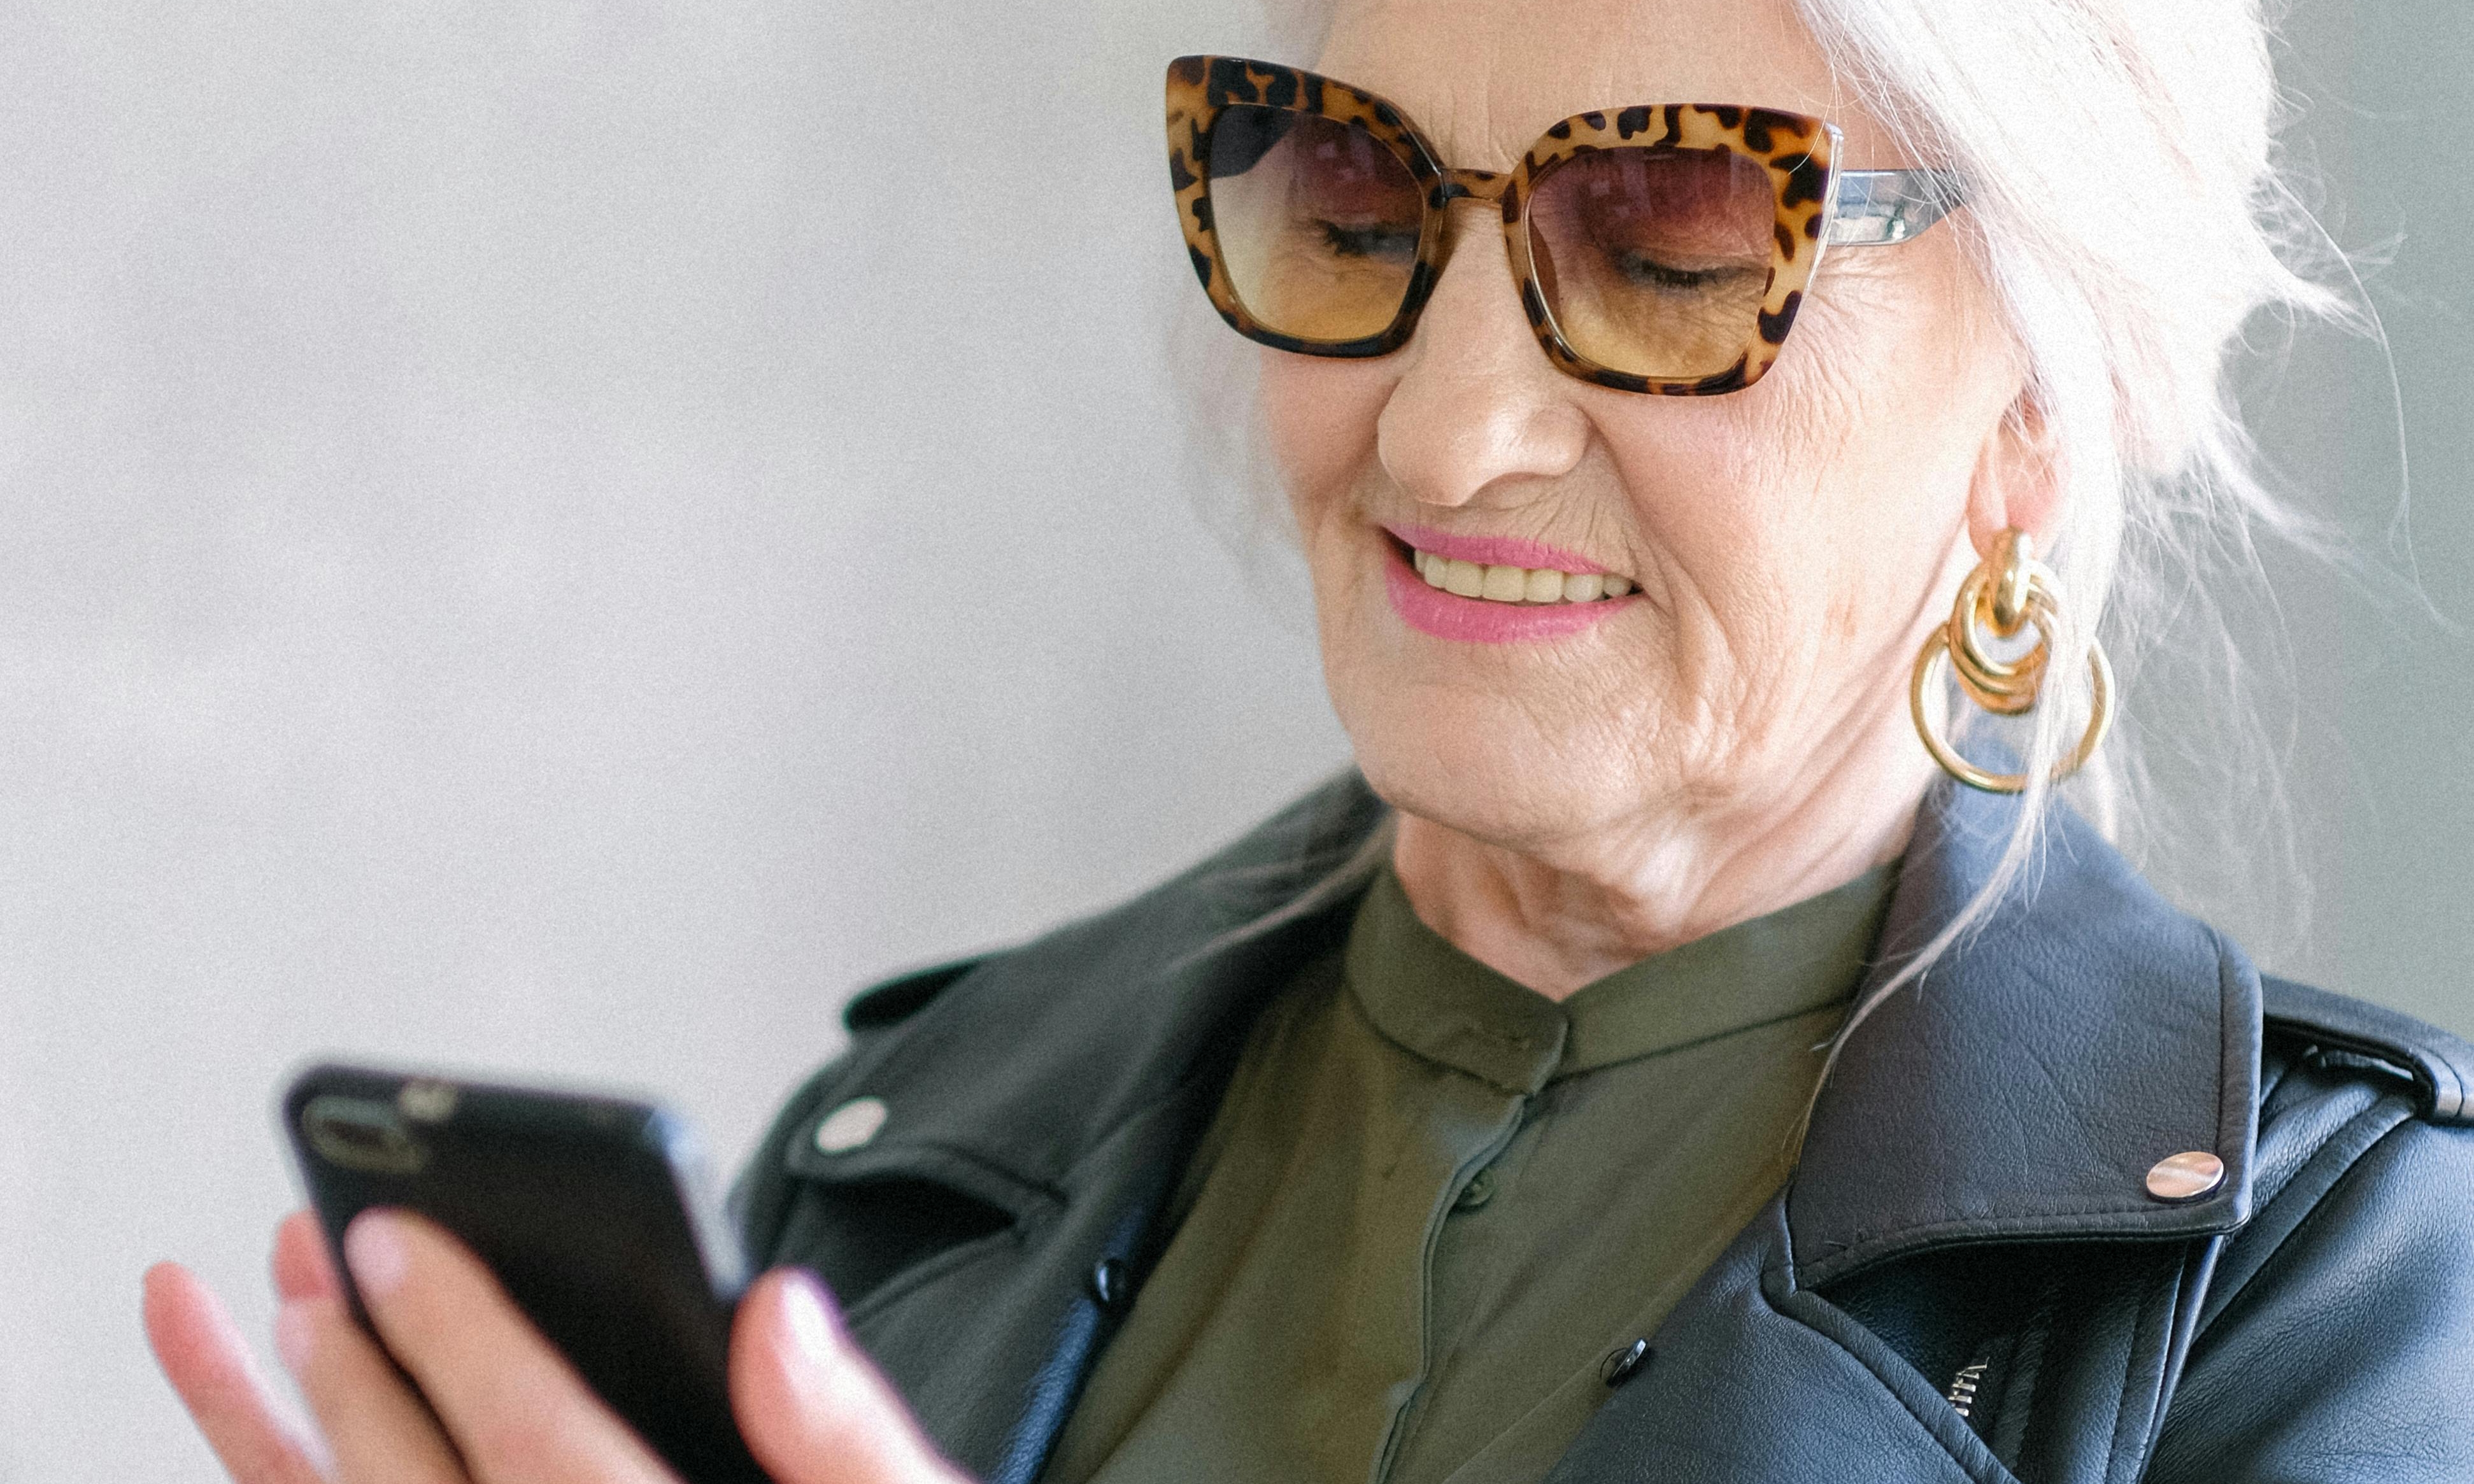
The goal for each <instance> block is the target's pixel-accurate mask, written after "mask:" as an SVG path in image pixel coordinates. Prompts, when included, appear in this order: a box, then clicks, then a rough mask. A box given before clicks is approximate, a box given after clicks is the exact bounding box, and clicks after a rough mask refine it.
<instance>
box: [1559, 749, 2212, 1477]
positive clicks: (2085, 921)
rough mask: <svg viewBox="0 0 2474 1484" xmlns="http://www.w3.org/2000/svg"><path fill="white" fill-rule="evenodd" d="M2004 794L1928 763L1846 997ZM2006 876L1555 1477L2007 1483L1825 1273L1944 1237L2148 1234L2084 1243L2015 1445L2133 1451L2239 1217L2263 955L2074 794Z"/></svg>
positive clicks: (1988, 837) (1860, 1041) (1840, 1089)
mask: <svg viewBox="0 0 2474 1484" xmlns="http://www.w3.org/2000/svg"><path fill="white" fill-rule="evenodd" d="M2015 807H2016V804H2015V803H2014V802H2011V801H2007V800H2000V799H1992V798H1988V797H1986V796H1983V795H1979V794H1975V793H1972V792H1966V791H1961V790H1959V789H1957V788H1955V787H1953V786H1944V787H1943V788H1941V789H1939V790H1937V791H1936V792H1935V793H1934V795H1933V796H1932V797H1931V798H1930V800H1929V801H1928V803H1927V805H1926V807H1925V809H1924V811H1923V813H1922V814H1921V815H1920V816H1919V819H1918V824H1917V830H1916V834H1915V836H1914V838H1913V840H1912V841H1911V843H1910V845H1909V847H1908V851H1907V855H1906V860H1905V864H1904V868H1903V870H1902V873H1901V876H1900V882H1899V886H1898V890H1897V892H1896V894H1895V896H1894V897H1893V898H1892V903H1891V908H1890V915H1889V918H1888V921H1887V922H1886V923H1885V926H1884V929H1883V937H1882V944H1883V949H1884V957H1883V960H1882V962H1881V963H1880V965H1879V966H1878V967H1877V968H1876V969H1875V971H1874V973H1873V975H1872V977H1871V980H1870V982H1869V983H1868V985H1867V991H1868V992H1869V991H1870V990H1871V989H1873V988H1877V987H1878V986H1880V984H1881V983H1883V982H1885V981H1886V980H1887V979H1888V978H1889V976H1890V975H1891V974H1893V973H1895V972H1896V971H1897V969H1899V967H1900V965H1901V964H1902V962H1904V956H1906V955H1910V954H1912V953H1913V952H1914V951H1915V950H1916V949H1917V948H1918V947H1920V946H1921V945H1924V944H1925V943H1926V942H1928V940H1929V939H1930V938H1931V937H1932V935H1933V934H1934V933H1936V932H1937V931H1939V930H1940V928H1941V926H1942V925H1943V924H1945V923H1947V922H1951V921H1952V920H1953V918H1954V917H1955V916H1956V915H1957V914H1958V912H1959V911H1960V910H1961V909H1962V908H1963V907H1964V906H1965V905H1966V903H1967V902H1968V901H1969V900H1970V899H1971V898H1973V897H1974V896H1975V894H1976V892H1977V890H1978V889H1979V888H1980V887H1981V886H1982V885H1983V883H1984V882H1985V881H1986V880H1988V879H1990V877H1991V875H1992V872H1993V868H1994V865H1995V863H1996V861H1997V860H1998V857H1999V852H2000V850H2001V840H2002V837H2003V834H2004V832H2005V830H2006V827H2007V825H2008V823H2009V818H2008V811H2009V810H2010V809H2012V808H2015ZM2022 880H2023V883H2024V884H2023V885H2022V886H2021V887H2020V888H2018V889H2016V890H2014V891H2013V892H2012V893H2011V894H2010V895H2009V898H2008V899H2007V900H2006V901H2005V903H2004V904H2003V905H2002V906H2001V908H2000V909H1999V910H1997V911H1996V912H1995V913H1994V915H1993V916H1992V918H1991V919H1990V921H1988V922H1986V923H1985V924H1984V925H1983V926H1982V927H1981V928H1979V929H1978V930H1977V931H1976V932H1975V933H1973V934H1972V935H1970V936H1968V937H1967V938H1965V939H1963V940H1962V941H1961V943H1960V945H1958V946H1957V947H1956V948H1955V949H1954V950H1953V951H1952V952H1950V953H1948V954H1946V955H1945V956H1944V957H1943V958H1942V959H1941V961H1940V962H1939V963H1937V964H1936V965H1934V966H1933V968H1932V969H1931V970H1930V972H1929V973H1928V975H1927V976H1926V977H1925V979H1924V980H1923V982H1921V983H1918V984H1910V985H1907V986H1905V987H1904V988H1903V989H1901V990H1900V991H1899V992H1898V993H1895V994H1893V995H1892V996H1890V997H1889V998H1888V999H1886V1000H1884V1001H1882V1002H1881V1003H1880V1005H1879V1006H1878V1007H1877V1008H1876V1009H1875V1010H1874V1012H1873V1013H1872V1014H1871V1015H1870V1016H1869V1017H1866V1018H1865V1020H1864V1021H1863V1022H1862V1023H1861V1024H1859V1025H1857V1026H1856V1028H1855V1029H1853V1030H1852V1031H1850V1032H1849V1033H1848V1034H1847V1036H1846V1038H1845V1040H1844V1041H1843V1042H1842V1043H1841V1045H1840V1047H1839V1051H1838V1056H1837V1060H1836V1063H1835V1065H1834V1066H1833V1069H1832V1071H1831V1077H1830V1080H1829V1082H1828V1084H1827V1086H1826V1087H1825V1088H1824V1089H1823V1091H1822V1093H1821V1095H1820V1097H1819V1098H1818V1099H1817V1101H1816V1103H1815V1105H1814V1111H1813V1118H1812V1124H1811V1128H1810V1130H1809V1132H1808V1133H1807V1136H1806V1138H1805V1143H1804V1147H1803V1150H1802V1154H1801V1157H1800V1161H1799V1163H1798V1166H1797V1169H1796V1172H1795V1174H1794V1176H1793V1177H1792V1178H1791V1179H1790V1181H1789V1183H1788V1185H1787V1188H1786V1189H1785V1191H1783V1193H1782V1194H1781V1196H1780V1197H1779V1198H1778V1199H1777V1200H1776V1201H1774V1202H1773V1203H1772V1204H1771V1206H1770V1208H1769V1209H1767V1210H1766V1211H1765V1212H1764V1213H1763V1214H1762V1216H1761V1217H1760V1218H1759V1219H1758V1220H1757V1221H1755V1222H1754V1223H1753V1224H1752V1225H1751V1226H1750V1227H1748V1228H1747V1229H1746V1230H1745V1231H1744V1233H1742V1234H1741V1235H1740V1236H1739V1237H1738V1238H1737V1239H1736V1241H1735V1244H1734V1248H1733V1249H1732V1250H1731V1251H1730V1252H1729V1254H1728V1255H1727V1257H1725V1258H1723V1259H1722V1260H1721V1261H1719V1262H1718V1263H1717V1264H1716V1265H1714V1266H1713V1267H1712V1268H1711V1269H1710V1272H1709V1273H1707V1274H1705V1275H1704V1276H1703V1278H1702V1280H1701V1281H1700V1282H1699V1283H1698V1284H1697V1285H1696V1286H1695V1287H1694V1289H1693V1290H1692V1292H1691V1293H1690V1294H1689V1295H1688V1296H1687V1297H1686V1300H1685V1301H1684V1302H1683V1303H1682V1304H1679V1305H1678V1306H1677V1308H1676V1309H1675V1310H1674V1312H1673V1313H1672V1314H1670V1315H1669V1316H1668V1318H1667V1320H1666V1322H1665V1323H1664V1324H1663V1325H1662V1326H1661V1328H1660V1330H1659V1333H1658V1334H1657V1335H1655V1336H1654V1337H1652V1339H1653V1345H1654V1347H1655V1351H1654V1359H1653V1361H1652V1362H1651V1364H1650V1366H1649V1367H1648V1368H1647V1369H1646V1370H1645V1371H1644V1372H1643V1373H1642V1376H1641V1379H1640V1380H1637V1381H1635V1382H1632V1383H1630V1384H1627V1385H1626V1386H1625V1387H1624V1388H1623V1389H1622V1390H1621V1391H1618V1392H1617V1393H1615V1394H1614V1395H1613V1397H1611V1398H1610V1399H1609V1400H1608V1401H1607V1404H1606V1405H1605V1406H1604V1407H1602V1408H1600V1410H1599V1412H1598V1414H1597V1415H1596V1417H1595V1418H1593V1419H1592V1421H1591V1423H1590V1424H1589V1427H1588V1428H1586V1429H1585V1430H1584V1432H1583V1433H1582V1435H1581V1437H1580V1439H1579V1440H1578V1441H1577V1442H1576V1443H1575V1445H1574V1447H1573V1448H1572V1449H1571V1450H1570V1452H1569V1453H1568V1454H1567V1455H1566V1456H1565V1458H1564V1462H1563V1464H1562V1465H1561V1466H1559V1467H1558V1469H1557V1470H1556V1471H1555V1472H1554V1473H1553V1474H1552V1475H1551V1476H1550V1480H1551V1484H1582V1481H1589V1484H1613V1481H1619V1480H1640V1481H1643V1484H1646V1481H1649V1480H1653V1479H1655V1480H1659V1481H1661V1484H1664V1481H1671V1480H1703V1479H1706V1480H1710V1481H1713V1484H1715V1481H1719V1480H1728V1481H1734V1480H1751V1479H1759V1480H1763V1481H1765V1484H1770V1481H1775V1484H1807V1481H1808V1484H1825V1481H1831V1484H1834V1481H1838V1480H1843V1479H1847V1478H1850V1477H1857V1476H1860V1477H1862V1478H1864V1479H1866V1480H1868V1481H1881V1484H1904V1481H1908V1480H1915V1481H1923V1480H1956V1479H1975V1480H1983V1481H2001V1480H2008V1479H2010V1478H2011V1474H2010V1473H2009V1472H2007V1471H2006V1470H2004V1469H2003V1468H2002V1466H2001V1464H2000V1463H1998V1462H1996V1461H1995V1459H1994V1457H1993V1455H1992V1453H1991V1452H1990V1451H1989V1450H1988V1448H1986V1446H1985V1444H1984V1442H1983V1441H1982V1440H1981V1439H1980V1438H1978V1437H1977V1435H1976V1433H1975V1432H1973V1431H1972V1430H1971V1429H1970V1428H1969V1427H1968V1425H1967V1424H1966V1423H1965V1422H1964V1421H1963V1420H1962V1419H1961V1418H1960V1416H1959V1414H1958V1412H1957V1410H1956V1409H1955V1408H1954V1407H1953V1406H1952V1405H1951V1404H1950V1403H1949V1402H1947V1401H1946V1400H1943V1398H1942V1396H1941V1390H1940V1389H1941V1386H1942V1385H1943V1384H1945V1383H1946V1382H1947V1379H1948V1378H1947V1377H1933V1378H1930V1379H1928V1378H1927V1377H1925V1376H1922V1375H1920V1374H1918V1373H1917V1371H1916V1370H1915V1369H1914V1368H1913V1367H1912V1366H1910V1365H1909V1364H1908V1363H1907V1362H1906V1361H1905V1360H1904V1359H1902V1358H1901V1357H1900V1356H1899V1355H1898V1354H1897V1353H1895V1352H1893V1351H1892V1350H1891V1349H1890V1347H1889V1346H1888V1345H1886V1344H1884V1343H1883V1341H1882V1340H1881V1339H1880V1338H1879V1337H1877V1336H1876V1335H1874V1334H1873V1333H1872V1332H1871V1331H1869V1330H1867V1329H1866V1328H1863V1327H1862V1326H1860V1325H1858V1324H1856V1322H1855V1321H1854V1320H1853V1319H1851V1318H1850V1317H1849V1316H1848V1314H1847V1313H1846V1312H1845V1311H1843V1310H1841V1309H1840V1308H1839V1307H1837V1306H1836V1305H1835V1304H1831V1302H1829V1300H1828V1299H1827V1298H1826V1297H1825V1295H1824V1293H1823V1289H1824V1288H1825V1286H1826V1285H1829V1284H1831V1283H1833V1282H1836V1281H1842V1280H1847V1279H1852V1278H1854V1277H1856V1276H1857V1275H1858V1274H1861V1273H1866V1272H1871V1271H1875V1270H1879V1269H1881V1268H1884V1267H1886V1266H1887V1265H1890V1264H1893V1263H1895V1262H1897V1261H1898V1260H1899V1259H1902V1258H1904V1257H1917V1256H1920V1255H1922V1254H1925V1253H1928V1252H1932V1251H1936V1250H1940V1249H1945V1248H1953V1247H1958V1246H1963V1245H1964V1246H1982V1245H1984V1244H1988V1243H2033V1242H2039V1241H2052V1240H2062V1239H2087V1238H2119V1239H2146V1241H2145V1244H2144V1245H2142V1246H2140V1247H2137V1248H2131V1249H2125V1250H2124V1255H2123V1257H2122V1258H2121V1259H2119V1260H2118V1261H2116V1262H2113V1263H2110V1264H2108V1265H2107V1266H2108V1270H2109V1274H2110V1276H2109V1277H2108V1278H2107V1279H2106V1280H2105V1281H2104V1283H2105V1287H2104V1293H2105V1298H2104V1300H2103V1301H2102V1302H2101V1303H2098V1304H2093V1305H2091V1307H2092V1308H2094V1309H2095V1310H2098V1312H2096V1313H2094V1314H2093V1315H2092V1316H2090V1317H2089V1318H2088V1319H2087V1321H2086V1322H2085V1323H2084V1324H2083V1326H2082V1343H2081V1344H2080V1345H2079V1347H2078V1349H2079V1353H2078V1354H2077V1355H2076V1356H2075V1362H2076V1363H2075V1364H2074V1367H2072V1368H2071V1369H2070V1371H2069V1372H2068V1374H2067V1375H2061V1374H2057V1375H2055V1376H2052V1377H2050V1387H2051V1389H2052V1390H2053V1391H2054V1392H2055V1393H2057V1394H2060V1393H2068V1395H2067V1396H2066V1397H2065V1398H2063V1399H2062V1400H2061V1401H2060V1403H2059V1407H2060V1409H2061V1410H2064V1411H2067V1412H2068V1413H2069V1415H2070V1419H2071V1425H2069V1426H2066V1427H2059V1428H2050V1429H2047V1433H2048V1434H2049V1435H2048V1436H2045V1437H2042V1438H2040V1439H2039V1440H2038V1447H2039V1448H2042V1449H2043V1453H2042V1455H2041V1456H2040V1457H2039V1458H2038V1459H2037V1463H2038V1465H2039V1467H2037V1468H2036V1469H2035V1470H2034V1471H2033V1476H2036V1477H2041V1478H2054V1479H2062V1478H2068V1479H2089V1480H2100V1479H2108V1478H2127V1477H2135V1476H2136V1473H2137V1471H2138V1469H2139V1467H2140V1465H2141V1463H2142V1462H2143V1461H2144V1459H2145V1457H2146V1456H2147V1449H2148V1448H2149V1446H2150V1445H2151V1443H2152V1441H2153V1431H2154V1428H2155V1425H2156V1424H2157V1423H2158V1422H2159V1421H2160V1420H2161V1416H2162V1413H2163V1409H2164V1406H2165V1403H2166V1400H2168V1398H2169V1397H2170V1394H2171V1387H2172V1383H2173V1380H2174V1377H2175V1376H2176V1375H2177V1373H2178V1371H2179V1367H2180V1363H2181V1348H2182V1346H2183V1345H2184V1344H2186V1343H2187V1336H2188V1327H2189V1320H2190V1317H2191V1315H2192V1314H2193V1313H2195V1309H2196V1298H2197V1292H2196V1289H2197V1288H2198V1287H2200V1286H2203V1285H2204V1281H2205V1269H2206V1264H2207V1259H2208V1257H2209V1256H2210V1255H2211V1253H2212V1251H2213V1248H2212V1246H2211V1244H2210V1243H2209V1241H2208V1240H2207V1239H2208V1238H2210V1237H2212V1236H2213V1235H2215V1234H2217V1233H2223V1232H2226V1231H2228V1230H2230V1229H2231V1228H2233V1227H2234V1226H2236V1225H2239V1224H2240V1223H2241V1222H2242V1221H2244V1219H2246V1218H2247V1216H2248V1214H2249V1203H2250V1163H2251V1159H2252V1153H2253V1148H2252V1146H2253V1139H2254V1137H2255V1134H2256V1116H2257V1115H2256V1093H2257V1084H2258V1076H2259V1026H2260V1011H2259V980H2258V975H2257V974H2256V973H2255V972H2254V971H2253V970H2252V969H2251V968H2250V966H2249V965H2248V964H2247V963H2246V962H2245V961H2244V959H2243V957H2242V955H2241V954H2240V952H2239V951H2238V950H2236V949H2235V948H2233V947H2232V945H2230V944H2228V943H2226V942H2225V941H2224V940H2223V939H2221V938H2220V937H2219V936H2218V935H2217V934H2215V933H2214V932H2212V931H2211V930H2209V929H2208V928H2206V927H2204V926H2202V925H2200V924H2199V923H2197V922H2193V921H2192V920H2191V919H2189V918H2187V917H2185V916H2183V915H2182V914H2181V913H2179V912H2176V911H2175V910H2173V909H2172V908H2171V907H2170V906H2168V905H2167V904H2166V903H2165V902H2164V901H2163V900H2162V899H2161V898H2158V897H2156V895H2155V894H2154V893H2153V892H2152V891H2151V890H2149V889H2148V888H2147V885H2146V884H2145V883H2144V882H2142V881H2140V880H2139V879H2138V877H2137V876H2136V875H2135V874H2132V873H2131V871H2130V870H2129V868H2128V866H2127V865H2126V864H2124V863H2123V861H2122V858H2121V857H2120V856H2119V855H2118V854H2117V853H2115V851H2114V850H2112V849H2111V848H2110V847H2109V846H2107V845H2106V844H2105V843H2104V842H2103V841H2102V840H2101V839H2099V838H2098V837H2097V835H2096V834H2095V832H2094V831H2093V830H2092V829H2090V828H2089V827H2088V826H2086V825H2085V824H2084V823H2083V822H2081V821H2080V820H2078V819H2077V818H2076V817H2075V816H2073V815H2070V814H2068V813H2066V812H2058V811H2057V813H2056V814H2055V816H2054V818H2053V820H2052V823H2051V825H2050V828H2049V830H2048V832H2047V835H2046V837H2045V839H2044V841H2043V842H2042V844H2041V846H2040V850H2039V851H2038V854H2037V856H2036V858H2035V859H2034V861H2033V862H2032V863H2031V866H2030V869H2029V870H2028V872H2027V873H2026V874H2025V876H2024V877H2023V878H2022ZM2184 1151H2203V1152H2207V1153H2212V1154H2214V1155H2216V1156H2217V1157H2218V1158H2219V1159H2220V1160H2222V1161H2223V1162H2224V1170H2225V1174H2224V1179H2223V1181H2222V1183H2221V1184H2220V1185H2219V1186H2218V1187H2217V1188H2216V1189H2215V1190H2214V1191H2212V1192H2210V1193H2208V1194H2207V1195H2205V1196H2203V1197H2200V1198H2198V1199H2195V1200H2191V1201H2188V1202H2185V1203H2181V1204H2168V1203H2166V1202H2163V1201H2160V1200H2158V1199H2156V1198H2155V1197H2152V1196H2150V1195H2149V1194H2148V1193H2147V1185H2146V1179H2147V1171H2148V1169H2149V1168H2150V1167H2151V1166H2152V1165H2153V1164H2154V1163H2155V1162H2156V1161H2159V1160H2161V1159H2163V1158H2165V1157H2167V1156H2169V1155H2173V1154H2178V1153H2182V1152H2184ZM2173 1238H2181V1239H2184V1240H2181V1241H2173V1240H2170V1239H2173ZM2060 1369H2061V1368H2060V1367H2059V1365H2058V1363H2057V1365H2056V1371H2057V1372H2059V1371H2060ZM2082 1421H2084V1422H2086V1423H2088V1424H2093V1425H2079V1424H2080V1423H2081V1422H2082ZM1856 1459H1860V1460H1862V1462H1861V1465H1860V1466H1857V1465H1855V1464H1853V1463H1852V1462H1851V1460H1856Z"/></svg>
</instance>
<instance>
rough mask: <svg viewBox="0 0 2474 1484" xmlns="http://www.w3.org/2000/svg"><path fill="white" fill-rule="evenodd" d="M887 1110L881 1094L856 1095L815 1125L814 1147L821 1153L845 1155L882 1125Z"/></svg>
mask: <svg viewBox="0 0 2474 1484" xmlns="http://www.w3.org/2000/svg"><path fill="white" fill-rule="evenodd" d="M885 1113H886V1109H885V1099H883V1098H881V1097H855V1098H852V1099H851V1100H850V1101H849V1102H847V1103H844V1104H843V1105H842V1106H840V1107H839V1108H837V1109H835V1110H834V1111H833V1112H832V1113H827V1114H825V1116H824V1119H823V1121H821V1122H819V1123H818V1124H817V1125H816V1149H817V1151H818V1152H819V1153H823V1154H848V1153H850V1152H851V1151H852V1150H854V1149H857V1148H858V1147H859V1146H860V1145H861V1144H864V1143H866V1142H867V1141H868V1140H869V1139H871V1138H874V1137H876V1131H877V1130H879V1129H881V1128H883V1127H885Z"/></svg>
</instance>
